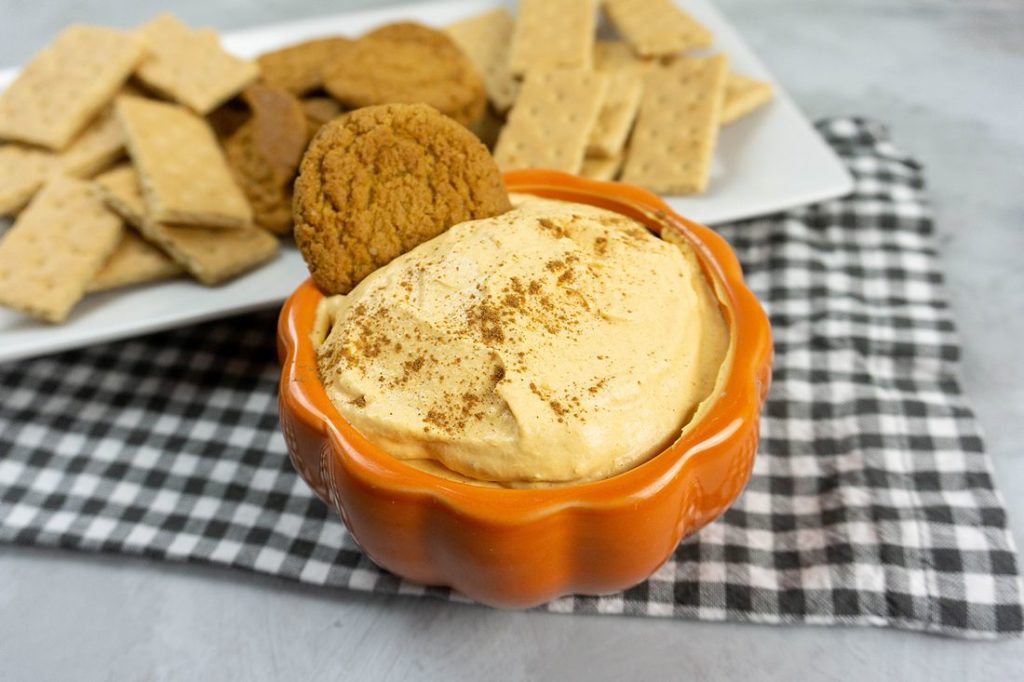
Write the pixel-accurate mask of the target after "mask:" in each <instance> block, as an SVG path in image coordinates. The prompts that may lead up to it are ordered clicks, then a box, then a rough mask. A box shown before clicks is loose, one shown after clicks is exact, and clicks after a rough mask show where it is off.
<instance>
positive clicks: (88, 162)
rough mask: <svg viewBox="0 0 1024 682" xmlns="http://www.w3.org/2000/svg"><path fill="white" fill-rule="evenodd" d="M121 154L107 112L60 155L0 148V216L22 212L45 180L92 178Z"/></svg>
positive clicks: (15, 145)
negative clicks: (56, 176) (65, 176)
mask: <svg viewBox="0 0 1024 682" xmlns="http://www.w3.org/2000/svg"><path fill="white" fill-rule="evenodd" d="M123 153H124V137H123V135H122V134H121V127H120V126H119V125H118V124H117V121H116V120H114V117H113V114H112V112H111V110H110V109H106V110H104V111H103V112H102V113H101V114H100V115H99V116H98V117H97V119H96V120H95V121H94V122H93V123H91V124H89V126H88V127H87V128H86V129H85V130H84V131H83V132H82V134H81V135H79V136H78V137H77V138H75V141H74V142H72V143H71V145H70V146H68V147H67V149H65V150H64V151H63V152H60V153H54V152H51V151H48V150H45V149H40V148H39V147H31V146H28V145H22V144H18V143H11V144H4V145H0V215H13V214H15V213H17V212H18V211H20V210H21V209H22V208H24V206H25V204H27V203H28V202H29V200H30V199H31V198H32V196H33V195H35V193H36V192H37V191H38V190H39V188H40V187H42V186H43V185H44V184H45V183H46V180H47V179H48V178H50V177H52V176H55V175H67V176H69V177H73V178H86V177H89V176H91V175H95V174H96V173H97V172H99V171H100V170H103V169H104V168H106V167H107V166H109V165H110V164H112V163H113V162H114V161H116V160H117V159H118V158H120V156H121V155H122V154H123Z"/></svg>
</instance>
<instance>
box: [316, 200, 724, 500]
mask: <svg viewBox="0 0 1024 682" xmlns="http://www.w3.org/2000/svg"><path fill="white" fill-rule="evenodd" d="M313 340H314V343H315V344H316V345H317V359H318V365H319V371H320V377H321V380H322V381H323V384H324V386H325V388H326V389H327V394H328V396H329V397H330V399H331V401H332V402H333V403H334V405H335V406H336V407H337V408H338V410H339V411H340V412H341V413H342V415H344V417H345V418H346V419H348V420H349V421H350V422H351V423H352V425H353V426H355V427H356V428H357V429H358V430H359V431H360V432H362V433H363V434H364V435H365V436H366V437H367V438H369V439H370V440H372V441H374V442H375V443H377V444H378V445H380V446H381V447H382V448H383V449H385V450H386V451H387V452H389V453H390V454H392V455H393V456H395V457H398V458H400V459H403V460H408V461H410V463H412V464H414V465H417V466H420V467H421V468H425V469H428V470H430V471H433V472H435V473H440V474H442V475H449V476H451V477H454V478H458V479H463V480H466V479H468V480H471V481H476V482H481V483H485V482H489V483H490V484H501V485H510V486H520V485H544V484H564V483H571V482H583V481H590V480H596V479H601V478H605V477H608V476H612V475H615V474H617V473H620V472H622V471H625V470H627V469H630V468H631V467H634V466H636V465H638V464H640V463H642V462H644V461H646V460H647V459H649V458H650V457H652V456H653V455H655V454H656V453H658V452H659V451H661V450H663V449H664V448H665V447H666V446H668V445H669V444H671V442H673V441H674V440H675V439H677V438H678V437H679V436H680V434H681V433H682V432H683V430H684V429H685V428H686V426H687V424H689V423H690V422H691V421H692V419H693V417H694V415H695V413H697V411H698V409H699V408H700V407H701V405H702V404H707V403H709V402H710V399H712V398H713V397H714V396H715V395H716V393H717V389H716V382H717V380H718V378H719V376H720V374H722V372H721V370H722V367H723V364H724V363H725V362H726V358H727V355H728V348H729V333H728V328H727V326H726V322H725V320H724V319H723V317H722V314H721V311H720V309H719V304H718V299H717V297H716V295H715V293H714V291H713V289H712V288H711V287H710V286H709V284H708V281H707V280H706V279H705V276H704V274H703V273H702V271H701V268H700V265H699V263H698V261H697V259H696V257H695V255H694V254H693V253H692V251H691V250H690V247H689V246H688V245H686V244H681V245H674V244H670V243H668V242H665V241H662V240H661V239H658V238H657V237H656V236H654V235H653V234H651V233H650V232H649V231H648V230H647V229H646V228H644V227H643V226H642V225H641V224H639V223H637V222H635V221H633V220H631V219H629V218H627V217H624V216H621V215H619V214H616V213H611V212H608V211H604V210H601V209H597V208H594V207H590V206H584V205H579V204H570V203H563V202H555V201H547V200H541V199H532V198H531V199H526V200H523V199H520V200H519V202H518V205H517V206H516V208H514V209H513V210H512V211H510V212H508V213H506V214H504V215H501V216H497V217H494V218H488V219H484V220H476V221H471V222H465V223H461V224H459V225H456V226H454V227H452V228H451V229H449V230H448V231H447V232H445V233H443V234H441V235H440V236H438V237H436V238H435V239H433V240H431V241H429V242H427V243H425V244H422V245H421V246H419V247H417V248H416V249H414V250H412V251H410V252H409V253H406V254H405V255H403V256H401V257H399V258H397V259H395V260H394V261H392V262H391V263H389V264H388V265H386V266H385V267H383V268H380V269H379V270H377V271H376V272H374V273H373V274H371V275H370V276H369V277H367V278H366V279H365V280H363V282H362V283H360V284H359V286H357V287H356V288H355V289H354V290H353V291H352V292H351V293H349V294H348V295H345V296H334V297H331V298H327V299H324V301H323V302H322V303H321V304H320V309H319V311H318V318H317V325H316V330H315V331H314V339H313Z"/></svg>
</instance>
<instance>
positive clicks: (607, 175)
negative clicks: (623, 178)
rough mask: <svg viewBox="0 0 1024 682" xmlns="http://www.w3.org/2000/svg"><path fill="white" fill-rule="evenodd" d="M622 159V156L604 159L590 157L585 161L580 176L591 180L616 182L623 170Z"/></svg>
mask: <svg viewBox="0 0 1024 682" xmlns="http://www.w3.org/2000/svg"><path fill="white" fill-rule="evenodd" d="M622 159H623V155H622V154H619V155H618V156H613V157H610V158H603V159H598V158H594V157H592V156H588V157H586V158H585V159H583V168H582V169H581V170H580V175H581V176H583V177H585V178H590V179H591V180H614V179H615V176H616V175H618V174H619V169H620V168H622Z"/></svg>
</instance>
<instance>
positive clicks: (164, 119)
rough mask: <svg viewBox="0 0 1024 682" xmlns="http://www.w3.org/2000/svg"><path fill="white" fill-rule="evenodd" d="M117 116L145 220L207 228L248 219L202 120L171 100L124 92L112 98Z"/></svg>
mask: <svg viewBox="0 0 1024 682" xmlns="http://www.w3.org/2000/svg"><path fill="white" fill-rule="evenodd" d="M117 118H118V120H119V121H120V122H121V126H122V128H123V129H124V133H125V138H126V141H127V146H128V153H129V155H130V156H131V158H132V161H133V162H134V164H135V167H136V168H137V169H138V172H139V176H140V177H141V180H142V188H143V196H144V197H145V200H146V210H147V215H148V218H149V219H150V220H153V221H156V222H166V223H185V224H189V225H202V226H204V227H208V228H209V227H241V226H245V225H249V224H251V223H252V209H251V208H250V207H249V202H248V201H246V198H245V195H244V194H243V193H242V190H241V189H239V187H238V185H236V184H235V181H234V179H233V178H232V176H231V170H230V169H229V168H228V165H227V161H225V159H224V154H223V152H222V151H221V149H220V146H219V145H218V144H217V138H216V137H214V134H213V130H212V129H211V128H210V125H209V124H208V123H207V122H206V120H205V119H203V118H201V117H199V116H197V115H196V114H194V113H192V112H191V111H189V110H187V109H185V108H183V107H180V106H178V105H175V104H168V103H164V102H157V101H155V100H148V99H143V98H141V97H126V96H122V97H119V98H118V99H117Z"/></svg>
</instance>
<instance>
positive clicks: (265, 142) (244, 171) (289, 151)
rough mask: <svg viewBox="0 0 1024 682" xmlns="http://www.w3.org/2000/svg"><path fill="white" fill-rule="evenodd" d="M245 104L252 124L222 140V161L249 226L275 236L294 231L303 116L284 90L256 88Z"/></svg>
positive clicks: (247, 94)
mask: <svg viewBox="0 0 1024 682" xmlns="http://www.w3.org/2000/svg"><path fill="white" fill-rule="evenodd" d="M242 96H243V98H244V99H245V101H246V102H247V103H248V104H249V108H250V109H251V111H252V116H251V118H250V119H249V120H248V121H246V122H245V123H243V124H242V125H241V126H240V127H239V128H238V129H237V130H236V131H235V132H233V133H232V134H231V136H230V137H228V138H227V139H226V140H224V155H225V157H226V158H227V161H228V167H229V168H231V172H232V174H233V175H234V177H235V182H236V183H237V184H238V186H239V187H241V189H242V191H243V192H245V195H246V197H247V198H248V199H249V203H250V204H251V205H252V209H253V220H254V222H255V223H256V224H257V225H259V226H260V227H262V228H264V229H265V230H269V231H270V232H273V233H274V234H278V235H280V234H286V233H287V232H288V230H289V229H291V225H292V180H294V178H295V174H296V172H297V171H298V167H299V161H300V160H301V159H302V153H303V152H304V151H305V149H306V142H307V141H308V140H309V125H308V123H307V122H306V113H305V111H304V110H303V108H302V104H301V103H300V102H299V100H298V99H297V98H296V97H295V96H294V95H292V94H291V93H289V92H288V91H287V90H284V89H281V88H277V87H273V86H269V85H264V84H262V83H256V84H254V85H250V86H249V87H248V88H246V90H245V92H244V93H243V95H242Z"/></svg>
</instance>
